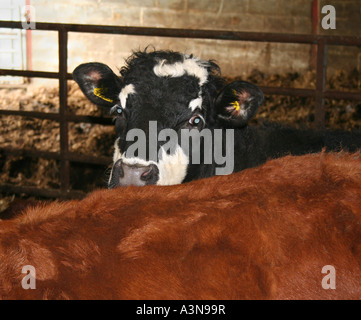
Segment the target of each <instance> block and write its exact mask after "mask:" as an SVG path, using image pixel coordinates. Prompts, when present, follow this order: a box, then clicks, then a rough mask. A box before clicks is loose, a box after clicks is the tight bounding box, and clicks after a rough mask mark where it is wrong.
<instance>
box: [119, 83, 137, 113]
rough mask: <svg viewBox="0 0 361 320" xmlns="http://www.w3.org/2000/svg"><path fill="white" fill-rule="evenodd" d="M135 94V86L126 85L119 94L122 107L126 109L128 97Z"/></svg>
mask: <svg viewBox="0 0 361 320" xmlns="http://www.w3.org/2000/svg"><path fill="white" fill-rule="evenodd" d="M133 93H135V89H134V86H133V85H132V84H128V85H126V86H125V87H124V88H123V89H122V91H120V93H119V100H120V105H121V106H122V108H123V109H125V107H126V104H127V99H128V95H130V94H133Z"/></svg>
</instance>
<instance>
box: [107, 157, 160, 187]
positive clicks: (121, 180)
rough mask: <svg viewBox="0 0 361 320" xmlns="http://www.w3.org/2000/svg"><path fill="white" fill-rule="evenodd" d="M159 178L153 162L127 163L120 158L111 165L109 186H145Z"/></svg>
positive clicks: (154, 182)
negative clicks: (143, 163) (145, 163)
mask: <svg viewBox="0 0 361 320" xmlns="http://www.w3.org/2000/svg"><path fill="white" fill-rule="evenodd" d="M158 179H159V169H158V168H157V166H156V165H155V164H148V165H142V164H127V163H125V162H124V161H123V160H122V159H120V160H118V161H116V162H115V163H114V165H113V170H112V176H111V177H110V181H109V187H110V188H112V187H118V186H122V187H126V186H130V185H133V186H145V185H149V184H156V182H157V181H158Z"/></svg>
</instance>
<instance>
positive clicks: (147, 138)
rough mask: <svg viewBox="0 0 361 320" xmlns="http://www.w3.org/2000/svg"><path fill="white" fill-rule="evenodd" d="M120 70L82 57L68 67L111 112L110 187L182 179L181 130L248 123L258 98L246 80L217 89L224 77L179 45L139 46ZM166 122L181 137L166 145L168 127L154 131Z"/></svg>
mask: <svg viewBox="0 0 361 320" xmlns="http://www.w3.org/2000/svg"><path fill="white" fill-rule="evenodd" d="M120 75H121V76H120V77H118V76H116V75H115V74H114V73H113V72H112V70H111V69H110V68H109V67H107V66H106V65H104V64H101V63H86V64H82V65H80V66H78V67H77V68H76V69H75V70H74V72H73V76H74V80H75V81H76V82H77V83H78V84H79V86H80V88H81V90H82V91H83V93H84V94H85V95H86V96H87V97H88V99H89V100H90V101H92V102H93V103H95V104H97V105H99V106H103V107H106V108H108V109H109V110H110V113H111V114H113V115H114V118H115V130H116V136H117V139H116V141H115V145H114V148H115V151H114V156H113V167H112V172H111V176H110V179H109V187H116V186H125V185H130V184H132V185H139V186H142V185H147V184H158V185H172V184H179V183H182V182H183V181H184V180H185V178H186V176H187V173H188V174H189V171H190V170H189V169H190V167H191V165H192V163H191V162H192V159H191V156H190V154H189V153H186V152H184V150H183V149H182V148H181V147H180V142H179V138H180V137H181V134H180V133H181V131H182V130H183V131H184V129H186V130H191V131H192V130H197V131H201V130H202V129H204V128H210V129H214V128H216V127H232V128H235V127H242V126H245V125H246V124H247V122H248V120H249V119H250V118H251V117H252V116H253V115H254V114H255V112H256V110H257V108H258V106H259V105H260V104H261V102H262V100H263V94H262V92H261V91H260V90H259V88H257V87H255V86H254V85H252V84H250V83H247V82H243V81H236V82H233V83H231V84H230V85H228V86H226V87H225V88H224V89H223V90H221V88H222V87H223V84H224V83H223V80H222V79H221V78H220V77H219V67H218V66H217V65H216V64H215V63H214V62H212V61H203V60H200V59H199V58H195V57H193V56H190V55H183V54H180V53H177V52H171V51H154V52H136V53H134V54H133V55H132V56H131V57H130V58H129V59H128V60H127V63H126V66H125V67H123V68H122V69H121V70H120ZM219 92H220V93H219ZM164 129H172V132H174V133H175V134H176V138H175V139H176V140H177V139H178V140H177V143H176V144H175V145H173V146H172V147H171V148H165V145H166V143H167V141H168V140H169V139H168V138H169V135H168V137H166V138H164V137H163V139H156V138H155V139H154V137H159V136H160V135H161V132H162V130H163V131H164ZM134 132H137V133H138V132H139V133H140V134H139V135H137V138H138V140H139V137H140V138H142V139H140V140H142V141H143V144H144V143H145V145H144V146H143V147H144V148H142V144H141V143H140V142H139V141H135V140H136V139H135V138H134V134H133V133H134ZM173 138H174V137H173ZM173 141H174V139H173ZM137 142H138V145H137V146H138V148H134V146H135V144H136V143H137ZM168 142H169V141H168ZM142 149H147V151H146V152H140V151H142ZM196 170H197V169H196ZM193 171H194V167H193ZM188 180H189V179H188Z"/></svg>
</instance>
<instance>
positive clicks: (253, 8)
mask: <svg viewBox="0 0 361 320" xmlns="http://www.w3.org/2000/svg"><path fill="white" fill-rule="evenodd" d="M311 3H312V0H294V1H289V0H202V1H199V0H78V1H73V0H61V1H54V0H31V4H32V5H33V6H34V7H35V9H36V20H37V21H39V22H58V23H81V24H105V25H125V26H145V27H166V28H199V29H217V30H236V31H260V32H282V33H303V34H309V33H311V31H312V23H311ZM320 3H321V7H322V6H323V5H324V4H332V5H334V6H335V8H336V18H337V25H336V30H327V31H326V30H322V28H321V27H320V33H321V34H330V35H358V36H360V35H361V29H360V27H359V21H360V20H361V14H360V1H359V0H330V1H326V0H320ZM320 15H321V18H322V17H323V15H322V14H320ZM48 35H50V38H48ZM147 45H153V46H154V47H156V48H157V49H173V50H179V51H181V52H186V53H194V54H195V55H199V56H201V57H202V58H205V59H207V58H210V59H215V60H216V61H217V62H218V63H219V64H220V66H221V67H222V71H223V74H224V75H227V76H236V75H245V74H249V73H250V72H251V71H252V70H253V69H256V68H257V69H259V70H261V71H263V72H264V73H268V74H270V73H279V72H292V71H300V72H302V71H305V70H307V69H309V61H310V54H311V47H310V46H309V45H298V44H278V43H271V44H267V43H251V42H236V41H214V40H191V39H172V38H158V37H134V36H119V35H118V36H113V35H99V34H98V35H94V34H93V35H92V34H76V33H71V34H70V36H69V70H68V71H69V72H71V71H72V70H73V69H74V68H75V67H76V66H77V65H78V64H79V63H82V62H87V61H100V62H105V63H107V64H109V65H110V66H111V67H112V68H113V69H114V70H116V69H117V68H118V67H121V66H122V65H123V64H124V59H125V58H126V57H128V56H129V54H130V53H131V51H132V50H133V49H144V48H145V47H146V46H147ZM329 65H330V67H329V69H328V72H329V74H332V73H333V72H335V71H336V70H338V69H343V70H347V71H349V70H352V69H353V68H358V69H359V70H360V68H361V49H359V48H357V47H331V48H330V49H329ZM33 68H34V69H35V70H54V71H55V70H57V68H58V65H57V38H56V34H55V33H53V32H45V31H34V32H33Z"/></svg>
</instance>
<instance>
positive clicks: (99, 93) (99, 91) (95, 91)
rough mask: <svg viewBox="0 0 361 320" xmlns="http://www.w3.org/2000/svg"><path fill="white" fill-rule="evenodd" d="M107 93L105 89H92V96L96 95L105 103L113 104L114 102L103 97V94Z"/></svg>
mask: <svg viewBox="0 0 361 320" xmlns="http://www.w3.org/2000/svg"><path fill="white" fill-rule="evenodd" d="M106 91H107V89H105V88H94V91H93V92H94V95H96V96H97V97H99V98H100V99H103V100H105V101H108V102H111V103H113V102H114V101H113V100H112V99H109V98H107V97H106V96H104V93H105V92H106Z"/></svg>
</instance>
